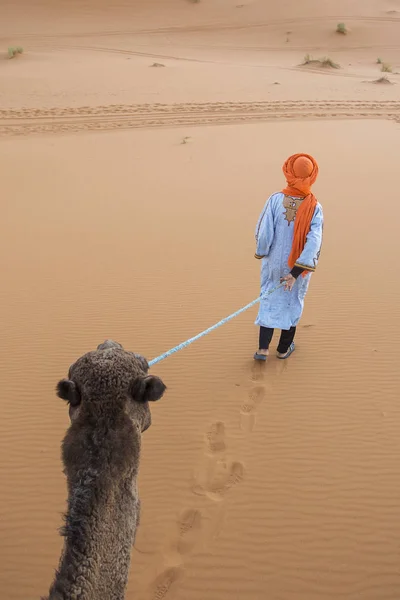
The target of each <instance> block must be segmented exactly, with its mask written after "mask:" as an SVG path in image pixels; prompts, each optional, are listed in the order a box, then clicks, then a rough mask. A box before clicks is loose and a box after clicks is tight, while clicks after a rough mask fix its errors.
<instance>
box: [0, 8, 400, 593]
mask: <svg viewBox="0 0 400 600" xmlns="http://www.w3.org/2000/svg"><path fill="white" fill-rule="evenodd" d="M128 4H131V6H128ZM325 4H327V3H321V2H316V1H315V0H313V1H311V0H308V1H307V2H303V3H301V6H300V3H296V2H294V0H286V1H285V2H280V3H279V5H278V3H273V2H267V1H266V0H264V1H260V2H244V3H243V4H241V5H235V3H231V2H226V1H222V0H220V1H219V2H217V3H213V2H209V1H207V0H201V1H200V2H199V3H191V2H185V1H184V0H179V1H178V0H176V1H174V0H165V1H164V2H149V1H146V2H145V1H144V0H141V2H139V1H137V2H135V3H126V5H125V4H124V3H123V2H120V3H118V6H116V7H112V6H110V5H109V4H106V3H103V4H102V3H101V2H97V3H95V2H94V1H93V2H85V3H78V2H62V1H61V0H57V1H56V2H51V3H50V2H41V3H34V2H30V3H29V4H26V5H24V4H21V3H18V4H7V7H6V9H7V10H6V11H5V18H4V21H3V18H2V40H3V47H4V49H6V48H7V47H8V46H11V45H22V46H23V47H24V53H23V54H22V55H21V56H18V57H16V58H15V59H13V60H4V61H0V70H1V73H0V76H1V79H2V86H1V90H0V134H1V136H0V162H1V165H2V169H1V171H2V177H1V181H2V218H1V225H0V228H1V231H0V246H1V248H0V262H1V265H0V266H1V274H2V276H1V279H2V281H1V283H2V285H1V288H0V294H1V296H0V297H1V307H2V311H1V330H2V333H3V336H2V339H3V344H2V348H1V350H0V377H1V384H2V394H1V403H0V411H1V412H0V453H1V463H0V540H1V542H0V544H1V547H0V551H1V555H0V557H1V565H2V567H1V574H0V587H1V590H2V592H1V597H2V598H4V600H31V599H32V600H33V599H34V598H38V597H40V595H41V594H45V593H46V592H47V590H48V587H49V584H50V582H51V579H52V576H53V572H54V568H55V567H56V566H57V562H58V557H59V553H60V548H61V538H60V537H59V536H58V534H57V528H58V527H59V526H60V525H61V523H62V521H61V513H62V512H63V510H64V509H65V499H66V488H65V480H64V476H63V474H62V466H61V462H60V441H61V439H62V437H63V435H64V432H65V430H66V428H67V426H68V416H67V411H66V409H65V406H64V405H63V403H62V402H61V401H60V400H58V399H57V398H56V397H55V393H54V387H55V384H56V382H57V381H58V379H60V378H61V377H63V376H65V374H66V373H67V369H68V367H69V365H70V364H71V362H73V360H74V359H76V358H77V357H78V356H80V355H81V354H82V353H84V352H86V351H87V350H90V349H92V348H94V347H95V346H96V345H97V344H98V343H99V342H101V341H103V340H104V339H105V338H107V337H112V338H113V339H116V340H118V341H119V342H121V343H123V344H124V345H125V346H126V347H127V348H129V349H131V350H134V351H136V352H141V353H142V354H144V355H145V356H147V357H148V358H153V357H154V356H156V355H158V354H159V353H161V352H163V351H165V350H166V349H168V348H170V347H171V346H173V345H175V344H176V343H179V342H180V341H182V340H184V339H186V338H188V337H190V336H192V335H194V334H196V333H198V332H199V331H201V330H202V329H204V328H206V327H208V326H210V325H212V324H213V323H215V322H216V321H217V320H219V319H220V318H222V317H224V316H226V315H228V314H229V313H230V312H232V311H234V310H236V309H237V308H239V307H241V306H242V305H244V304H246V303H247V302H249V301H251V300H252V299H253V298H255V297H256V296H257V294H258V282H259V263H258V262H257V261H255V260H254V259H253V254H254V240H253V230H254V226H255V222H256V220H257V218H258V215H259V212H260V210H261V208H262V206H263V204H264V201H265V199H266V197H267V196H268V195H269V194H270V193H272V192H273V191H275V190H277V189H279V188H280V187H281V186H282V175H281V164H282V162H283V160H284V159H285V158H286V157H287V155H288V154H290V153H292V152H299V151H305V152H309V153H312V154H314V155H315V156H316V157H317V159H318V161H319V164H320V178H319V180H318V182H317V184H316V186H315V193H316V195H317V196H318V198H319V199H320V201H321V202H322V204H323V206H324V211H325V217H326V228H325V234H324V247H323V253H322V255H321V262H320V266H319V269H318V271H317V273H316V274H315V276H313V279H312V283H311V286H310V292H309V295H308V297H307V302H306V310H305V313H304V316H303V319H302V322H301V326H300V328H299V333H298V338H297V339H298V352H296V354H295V355H294V356H293V357H292V358H291V359H290V361H288V362H281V361H277V360H276V359H275V358H271V360H270V362H269V363H268V364H267V365H266V366H260V365H255V364H254V363H253V361H252V354H253V352H254V350H255V348H256V345H257V330H256V328H255V327H254V325H253V322H254V319H255V314H256V309H253V310H251V311H249V312H248V313H245V314H244V315H242V316H241V317H239V318H238V319H236V320H235V321H233V322H231V323H230V324H228V325H226V326H225V327H224V328H222V329H219V330H218V331H217V332H215V333H213V334H212V335H210V336H208V337H207V338H205V339H203V340H202V341H200V342H198V343H197V344H195V345H193V346H191V347H190V348H188V349H186V350H185V351H183V352H181V353H179V354H177V355H175V356H174V357H171V358H170V359H168V360H167V361H165V362H163V363H161V364H160V365H158V366H157V367H155V368H154V373H156V374H158V375H160V376H161V377H162V378H163V379H164V380H165V382H166V384H167V385H168V393H167V395H166V396H165V398H164V399H163V400H162V401H161V402H159V403H158V404H156V405H155V406H154V407H153V426H152V428H151V429H150V430H149V431H148V432H146V434H145V436H144V445H143V456H142V463H141V471H140V490H141V499H142V523H141V526H140V530H139V532H138V536H137V541H136V546H135V549H134V550H133V554H132V568H131V573H130V579H129V586H128V592H127V600H133V599H134V598H135V599H137V600H162V599H164V598H166V600H202V599H203V598H204V597H205V596H207V597H209V598H211V599H212V600H228V599H229V600H232V599H233V598H235V599H236V598H237V599H240V600H241V599H246V600H261V599H262V600H263V599H264V598H268V599H269V600H314V599H315V600H329V599H333V598H335V599H337V598H343V599H349V600H355V599H357V600H360V599H362V600H398V598H399V597H400V575H399V546H398V540H399V537H400V522H399V519H398V506H399V499H400V486H399V479H400V464H399V460H398V457H399V452H400V441H399V435H398V431H399V427H400V411H399V409H398V389H399V385H400V374H399V370H398V364H397V363H398V352H397V349H396V344H397V340H398V339H399V334H400V320H399V317H400V308H399V302H398V294H399V283H398V278H397V273H396V256H397V249H398V227H399V215H398V211H397V204H398V201H397V197H396V190H394V192H393V190H392V187H393V182H394V181H395V177H394V174H395V173H397V171H398V157H399V155H400V135H399V132H400V129H399V125H398V123H397V122H398V120H399V118H400V102H399V101H398V99H397V98H398V93H399V92H398V90H399V89H400V88H399V83H400V77H399V75H398V74H397V73H396V71H397V70H400V64H399V63H400V60H399V54H398V48H399V45H398V39H399V30H400V3H399V2H398V1H397V0H391V1H389V0H388V1H385V2H381V1H379V2H378V1H376V2H374V1H371V2H368V3H366V2H365V1H364V2H362V1H361V0H353V1H352V2H350V1H346V2H345V1H342V2H339V3H336V4H335V7H334V8H331V9H329V8H327V7H326V6H325ZM288 15H290V17H288ZM338 22H345V23H346V24H347V25H348V28H349V33H348V34H347V35H346V36H340V35H339V34H336V33H335V28H336V24H337V23H338ZM289 32H290V33H289ZM307 53H309V54H311V55H312V56H314V57H315V58H316V59H320V58H323V57H325V56H328V57H331V58H332V59H333V60H334V61H335V62H337V63H339V64H340V69H326V68H321V67H320V66H318V65H317V68H316V67H315V65H314V66H311V67H310V65H308V66H307V67H306V68H305V67H299V66H298V65H300V63H301V62H303V59H304V55H305V54H307ZM377 57H382V60H384V61H385V62H387V63H390V64H391V65H392V71H393V72H392V73H388V77H389V79H390V81H391V82H392V83H393V85H379V84H376V85H373V84H372V82H373V81H375V80H376V79H378V78H379V77H380V76H381V75H382V73H381V71H380V67H379V65H378V64H377V63H376V59H377ZM396 60H397V64H396ZM155 62H156V63H161V64H163V65H165V66H164V67H158V68H157V67H154V68H151V65H152V64H153V63H155ZM183 142H184V143H183ZM377 209H378V210H377Z"/></svg>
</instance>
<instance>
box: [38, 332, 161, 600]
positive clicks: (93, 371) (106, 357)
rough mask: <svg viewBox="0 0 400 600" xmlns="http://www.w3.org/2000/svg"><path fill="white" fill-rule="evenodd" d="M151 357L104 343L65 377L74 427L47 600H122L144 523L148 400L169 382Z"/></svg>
mask: <svg viewBox="0 0 400 600" xmlns="http://www.w3.org/2000/svg"><path fill="white" fill-rule="evenodd" d="M148 369H149V366H148V363H147V361H146V360H145V359H144V358H143V357H141V356H138V355H137V354H134V353H133V352H126V351H125V350H124V349H123V348H122V346H121V345H120V344H117V343H116V342H113V341H110V340H109V341H106V342H104V344H100V346H98V348H97V350H96V351H94V352H89V353H88V354H86V355H85V356H83V357H81V358H80V359H79V360H78V361H77V362H76V363H75V364H73V365H72V366H71V368H70V370H69V375H68V379H64V380H62V381H60V382H59V384H58V386H57V393H58V396H60V398H62V399H63V400H66V401H67V402H68V404H69V414H70V419H71V425H70V427H69V429H68V431H67V433H66V436H65V438H64V441H63V444H62V460H63V463H64V467H65V469H64V472H65V474H66V476H67V485H68V508H67V513H66V515H65V526H64V527H63V529H62V533H61V535H63V536H64V548H63V551H62V555H61V559H60V563H59V567H58V571H57V572H56V576H55V579H54V582H53V584H52V586H51V588H50V592H49V596H48V598H47V600H123V599H124V596H125V587H126V583H127V579H128V571H129V564H130V555H131V548H132V545H133V544H134V541H135V533H136V528H137V526H138V523H139V510H140V504H139V497H138V490H137V483H136V479H137V475H138V468H139V458H140V444H141V434H142V432H143V431H145V430H146V429H148V427H150V424H151V415H150V409H149V404H148V403H149V401H152V400H159V399H160V398H161V396H162V395H163V393H164V391H165V389H166V388H165V385H164V384H163V382H162V381H161V379H159V378H158V377H154V376H150V375H148Z"/></svg>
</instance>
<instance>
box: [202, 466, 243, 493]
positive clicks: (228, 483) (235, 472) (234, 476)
mask: <svg viewBox="0 0 400 600" xmlns="http://www.w3.org/2000/svg"><path fill="white" fill-rule="evenodd" d="M243 478H244V466H243V464H242V463H240V462H234V463H232V464H231V465H230V466H229V468H228V467H227V465H226V463H222V462H221V464H220V468H219V470H218V471H217V472H215V473H214V476H213V478H212V479H210V480H209V481H208V482H207V483H208V485H207V487H206V489H205V492H206V495H208V496H209V498H211V499H212V500H217V501H218V500H222V499H223V497H224V496H225V494H226V493H227V492H228V491H229V490H230V489H231V488H232V487H234V486H235V485H237V484H238V483H240V482H241V481H242V480H243Z"/></svg>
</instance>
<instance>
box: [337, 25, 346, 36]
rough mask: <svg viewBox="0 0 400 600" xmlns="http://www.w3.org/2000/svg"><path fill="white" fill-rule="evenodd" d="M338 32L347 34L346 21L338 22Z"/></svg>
mask: <svg viewBox="0 0 400 600" xmlns="http://www.w3.org/2000/svg"><path fill="white" fill-rule="evenodd" d="M336 33H341V34H342V35H346V33H347V27H346V25H345V23H338V24H337V27H336Z"/></svg>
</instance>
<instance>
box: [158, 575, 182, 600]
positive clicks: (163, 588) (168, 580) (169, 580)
mask: <svg viewBox="0 0 400 600" xmlns="http://www.w3.org/2000/svg"><path fill="white" fill-rule="evenodd" d="M182 575H183V571H182V569H180V568H179V567H169V568H168V569H165V571H163V572H162V573H161V574H160V575H159V576H158V577H156V579H155V581H154V583H153V585H152V596H151V598H152V600H163V598H165V596H166V595H167V594H168V592H169V591H170V590H171V588H173V587H175V585H176V583H177V582H178V581H179V580H180V579H181V577H182Z"/></svg>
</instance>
